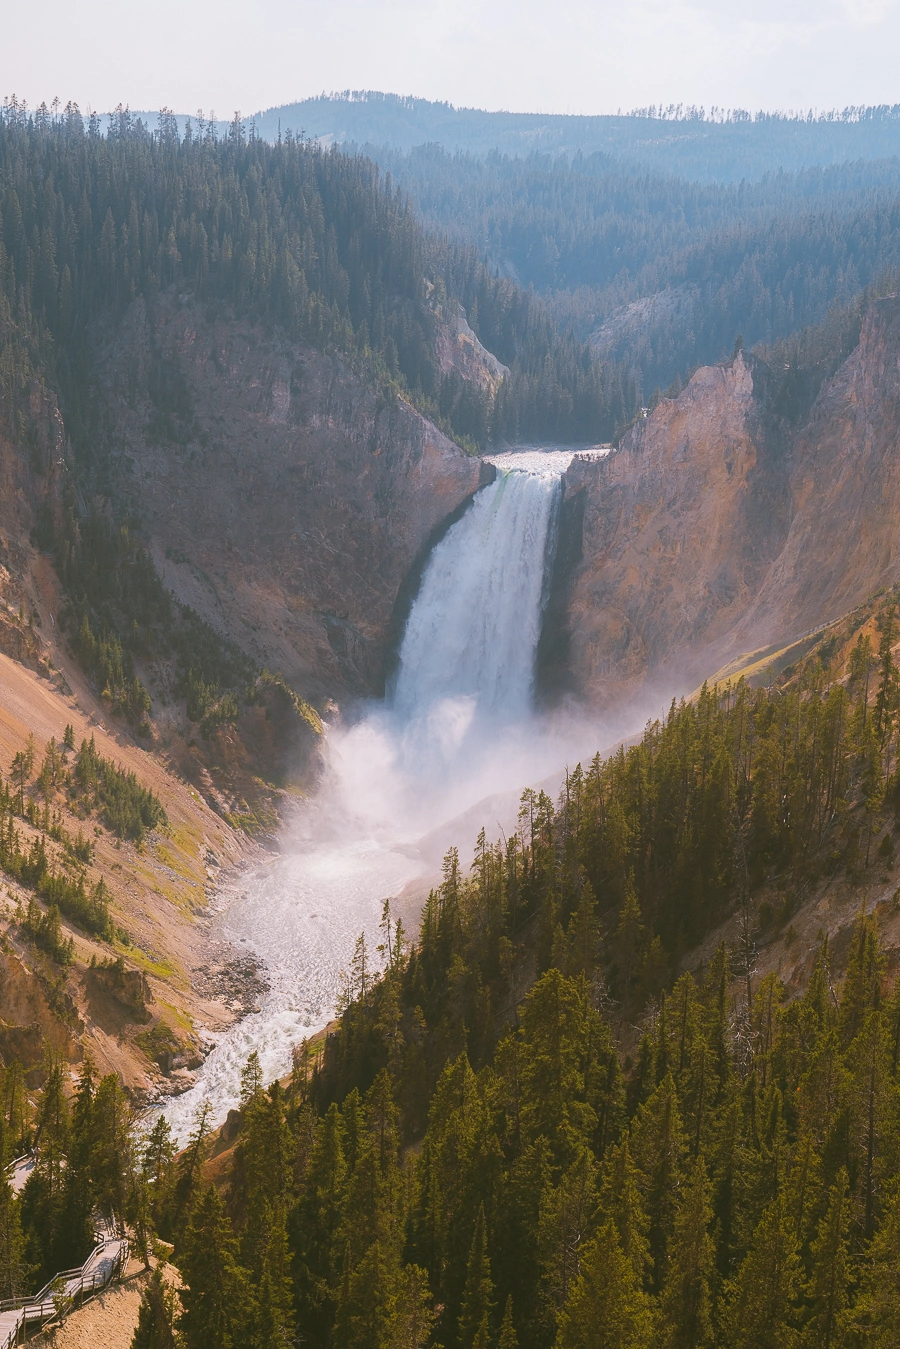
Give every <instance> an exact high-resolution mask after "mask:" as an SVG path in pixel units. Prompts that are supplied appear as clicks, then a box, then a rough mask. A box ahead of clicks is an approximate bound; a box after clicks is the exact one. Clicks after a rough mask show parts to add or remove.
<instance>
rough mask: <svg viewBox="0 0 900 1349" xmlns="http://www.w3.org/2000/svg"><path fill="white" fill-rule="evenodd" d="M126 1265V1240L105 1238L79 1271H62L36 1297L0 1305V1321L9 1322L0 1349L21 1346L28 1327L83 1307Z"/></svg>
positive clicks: (1, 1332) (17, 1299)
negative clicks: (66, 1311)
mask: <svg viewBox="0 0 900 1349" xmlns="http://www.w3.org/2000/svg"><path fill="white" fill-rule="evenodd" d="M107 1257H109V1258H108V1259H107ZM127 1263H128V1241H127V1239H126V1238H125V1237H103V1238H102V1240H101V1241H100V1243H99V1245H97V1246H95V1247H94V1249H93V1250H92V1251H91V1253H90V1255H89V1256H88V1258H87V1260H86V1261H85V1262H84V1264H83V1265H82V1266H81V1267H80V1268H79V1269H64V1270H61V1271H60V1273H59V1274H56V1275H55V1276H54V1277H53V1278H52V1279H51V1280H50V1282H49V1283H47V1284H46V1285H45V1286H44V1287H43V1288H42V1289H41V1290H40V1292H39V1293H35V1294H34V1296H33V1297H19V1298H6V1299H5V1300H3V1301H0V1321H6V1322H8V1326H7V1327H2V1328H0V1336H2V1338H0V1349H12V1346H13V1345H17V1344H20V1343H22V1341H23V1339H24V1337H26V1336H27V1334H28V1327H29V1325H34V1324H39V1325H40V1324H43V1322H44V1321H48V1320H49V1319H50V1318H51V1317H53V1316H58V1315H59V1314H60V1313H61V1312H62V1313H64V1312H65V1310H71V1309H74V1308H75V1307H80V1306H82V1305H83V1304H84V1302H86V1301H87V1300H88V1298H91V1297H93V1296H94V1295H95V1294H96V1293H99V1292H101V1291H102V1290H103V1289H104V1288H106V1287H107V1286H108V1285H109V1284H110V1283H112V1281H113V1279H116V1278H118V1277H119V1276H120V1275H121V1274H122V1273H123V1271H124V1269H125V1266H126V1264H127ZM92 1266H95V1268H92ZM15 1313H18V1315H14V1314H15Z"/></svg>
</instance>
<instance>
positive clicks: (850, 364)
mask: <svg viewBox="0 0 900 1349" xmlns="http://www.w3.org/2000/svg"><path fill="white" fill-rule="evenodd" d="M751 365H752V358H751V359H750V361H747V360H745V358H744V357H743V355H740V354H739V355H738V356H737V357H736V358H735V359H734V360H733V361H731V362H728V363H727V364H724V365H721V366H714V367H708V368H705V369H701V370H699V371H698V372H697V373H696V374H695V375H694V377H693V378H692V380H691V381H690V383H689V384H688V386H687V388H686V389H685V390H684V392H683V393H681V394H680V395H679V396H678V397H677V398H675V399H664V400H662V401H661V402H660V403H659V405H658V406H657V407H656V408H655V409H654V410H653V411H652V412H651V413H650V414H649V415H648V416H647V417H646V418H645V419H644V420H643V421H642V422H640V423H639V424H638V425H637V426H636V427H635V428H633V429H632V430H631V431H630V432H629V433H628V434H627V435H626V436H625V437H624V439H623V440H622V442H621V444H620V446H619V448H618V449H617V450H616V451H615V452H613V453H612V454H610V455H609V457H608V458H606V459H603V460H599V461H598V460H592V459H590V458H577V457H576V459H575V460H574V462H573V464H572V466H571V468H570V469H569V471H568V473H567V474H566V498H567V503H569V506H568V509H569V510H570V511H572V510H573V506H574V503H576V501H577V500H578V498H579V497H580V501H578V505H579V511H578V514H580V515H581V517H582V527H581V535H580V559H579V560H578V561H577V563H576V564H575V566H574V567H573V569H572V573H571V577H570V581H569V590H568V599H567V606H566V626H567V640H568V662H569V669H570V675H571V682H572V686H573V688H574V690H575V691H576V692H577V694H578V695H579V696H580V697H581V698H582V699H584V700H585V701H587V702H589V703H591V704H594V705H599V706H613V705H620V704H622V703H627V702H628V701H629V700H633V699H635V698H636V697H637V696H639V695H640V696H642V697H647V698H648V699H650V698H652V696H654V694H655V693H657V692H658V691H661V690H663V688H666V689H667V690H668V691H669V692H671V691H674V690H675V689H677V688H678V687H679V686H681V687H683V688H685V689H687V688H689V687H691V686H693V684H695V683H696V682H697V681H698V680H699V679H701V678H703V677H704V676H705V675H707V674H709V673H711V672H712V671H714V670H716V669H717V668H719V666H720V665H721V664H722V663H723V661H724V660H726V659H729V658H731V657H732V656H734V655H736V654H737V653H739V652H740V651H744V650H752V649H754V648H756V647H760V646H763V645H766V644H768V643H772V642H776V641H782V640H783V641H784V642H785V643H787V642H788V641H790V640H791V639H793V638H796V637H798V636H800V635H801V634H802V633H804V632H806V631H808V630H809V629H810V628H813V627H815V626H817V625H819V624H821V623H823V622H827V621H828V620H830V619H832V618H835V617H837V616H838V615H839V614H842V613H845V612H846V611H847V610H848V609H850V608H852V607H853V606H854V605H856V604H858V603H860V602H861V601H862V600H864V599H865V598H866V597H867V596H869V595H870V594H871V593H872V592H873V591H875V590H877V589H878V588H879V587H881V586H883V585H886V584H889V583H892V582H894V581H896V580H898V579H900V300H898V299H887V300H881V301H879V302H877V303H876V304H874V305H873V306H872V308H871V310H870V311H869V313H868V316H867V318H866V320H865V322H864V324H863V327H862V333H861V337H860V341H859V344H858V346H857V347H856V349H855V350H854V351H853V353H852V354H851V355H850V357H849V358H848V359H847V360H846V361H845V363H844V364H843V365H842V366H841V368H840V369H839V370H838V372H837V374H836V375H835V376H834V378H833V379H831V380H830V381H829V382H828V383H826V385H825V386H824V387H823V389H822V390H821V392H820V394H819V397H818V398H817V400H816V402H815V404H814V406H813V408H812V411H811V414H810V416H809V418H808V420H807V422H806V424H805V425H804V426H802V427H801V428H799V429H792V428H790V427H788V426H786V425H785V424H784V423H783V422H782V421H780V420H779V418H778V417H777V415H776V413H775V411H773V409H772V408H771V407H767V406H766V397H765V393H764V390H763V389H762V386H763V385H764V382H765V371H758V374H759V380H758V384H759V386H760V387H758V388H756V389H755V388H754V374H753V370H752V369H751ZM573 514H574V512H573Z"/></svg>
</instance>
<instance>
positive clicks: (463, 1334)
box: [459, 1204, 494, 1349]
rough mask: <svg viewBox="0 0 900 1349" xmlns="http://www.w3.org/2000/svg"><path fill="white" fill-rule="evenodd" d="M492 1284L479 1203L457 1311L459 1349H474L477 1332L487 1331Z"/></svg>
mask: <svg viewBox="0 0 900 1349" xmlns="http://www.w3.org/2000/svg"><path fill="white" fill-rule="evenodd" d="M493 1295H494V1285H493V1282H492V1280H491V1262H490V1258H489V1256H488V1251H487V1231H486V1228H485V1221H484V1205H483V1204H481V1205H479V1208H478V1217H477V1218H476V1220H475V1231H474V1233H473V1235H472V1245H471V1247H470V1248H469V1262H468V1265H467V1268H466V1286H465V1289H464V1291H463V1296H462V1305H461V1308H460V1313H459V1343H460V1345H461V1349H473V1346H474V1345H475V1343H476V1340H477V1338H478V1335H479V1333H481V1334H482V1336H485V1335H486V1334H487V1330H488V1326H489V1324H490V1319H491V1313H492V1312H493V1309H494V1302H493Z"/></svg>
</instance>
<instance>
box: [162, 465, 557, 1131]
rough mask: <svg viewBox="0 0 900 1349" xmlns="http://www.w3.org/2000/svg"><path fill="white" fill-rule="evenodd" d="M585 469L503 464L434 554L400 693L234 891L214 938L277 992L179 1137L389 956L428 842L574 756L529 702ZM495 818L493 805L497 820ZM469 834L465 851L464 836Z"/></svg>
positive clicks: (426, 865) (189, 1099)
mask: <svg viewBox="0 0 900 1349" xmlns="http://www.w3.org/2000/svg"><path fill="white" fill-rule="evenodd" d="M570 459H571V455H570V454H565V453H562V452H529V453H514V454H508V455H501V456H498V457H496V458H494V459H493V462H494V464H495V465H496V467H497V470H498V472H497V478H496V479H495V481H494V482H493V483H491V484H489V485H488V486H487V487H483V488H482V489H481V490H480V491H479V492H477V493H476V495H475V497H474V499H473V501H472V503H471V505H470V506H469V508H468V509H467V510H466V511H465V512H464V514H463V515H462V517H461V518H460V519H459V520H457V521H456V523H455V524H454V525H452V526H451V528H450V529H449V530H448V531H447V533H446V534H445V535H444V537H443V539H441V541H440V543H438V544H437V546H436V547H435V548H434V550H433V552H432V554H431V557H430V558H429V560H428V564H427V566H426V568H425V573H424V576H423V578H422V584H421V587H420V589H419V594H418V596H417V597H416V600H415V602H414V604H413V606H412V609H411V611H410V615H409V619H408V620H407V624H406V630H405V632H404V636H403V640H402V643H401V649H400V659H399V666H398V671H397V678H396V682H395V686H394V689H393V692H392V695H391V697H390V699H389V700H388V701H387V703H385V704H378V703H370V704H369V705H368V706H367V707H366V708H365V709H364V710H363V712H362V715H361V716H359V717H358V718H357V719H356V720H353V721H349V722H348V723H346V724H338V725H336V726H333V727H332V728H331V729H330V730H329V733H328V756H329V771H328V773H327V774H326V777H325V780H324V781H323V783H322V786H321V789H320V791H319V793H318V794H317V796H316V798H315V799H314V800H312V801H310V802H306V803H303V805H302V807H299V808H298V815H297V818H296V819H295V820H294V821H293V822H292V824H291V825H286V827H285V829H284V830H283V832H282V839H281V851H280V853H279V854H278V855H277V856H274V857H271V858H267V859H266V860H264V861H261V862H260V863H259V864H257V865H256V866H254V867H253V868H251V869H250V870H249V871H247V872H245V873H244V875H243V876H241V877H240V878H239V879H238V880H237V881H236V882H235V883H234V884H233V885H232V886H231V887H230V888H229V891H228V892H227V893H226V894H225V895H223V896H222V899H221V907H220V909H219V912H218V914H217V916H216V919H215V926H214V931H215V933H216V935H217V936H218V937H219V938H221V939H224V941H225V942H226V943H227V944H228V946H229V947H230V948H231V949H232V950H235V949H238V950H242V951H243V952H246V953H248V954H252V955H253V956H254V957H255V958H256V959H257V960H258V961H259V962H260V964H261V966H262V968H263V970H264V972H265V975H266V978H267V980H268V982H269V992H268V993H267V994H266V996H265V998H264V1000H263V1003H262V1005H261V1006H260V1008H259V1009H258V1010H257V1011H254V1012H252V1013H251V1014H250V1015H249V1016H246V1017H245V1018H244V1019H243V1020H242V1021H240V1022H238V1023H236V1024H235V1025H234V1026H232V1027H230V1028H229V1029H228V1030H227V1031H225V1032H224V1033H221V1034H219V1035H216V1036H213V1037H211V1040H212V1041H213V1043H214V1048H213V1050H212V1052H211V1054H210V1055H209V1057H208V1058H207V1060H206V1062H205V1063H204V1065H203V1068H202V1069H201V1071H200V1074H199V1076H198V1080H197V1082H196V1084H195V1085H194V1086H193V1087H192V1088H191V1089H190V1090H189V1091H187V1092H186V1093H185V1094H184V1095H182V1096H180V1097H177V1098H175V1099H173V1100H171V1101H170V1102H169V1103H168V1104H167V1105H166V1106H165V1110H166V1114H167V1116H168V1118H169V1121H170V1123H171V1125H172V1128H173V1131H174V1133H175V1136H176V1137H177V1138H178V1139H179V1141H180V1142H182V1143H184V1142H185V1140H186V1138H187V1136H188V1134H189V1132H190V1129H191V1126H192V1121H193V1119H194V1114H195V1111H196V1110H197V1108H198V1106H199V1104H200V1103H201V1101H203V1100H207V1101H209V1102H210V1103H211V1105H212V1108H213V1120H214V1121H215V1123H219V1122H220V1121H221V1120H223V1119H224V1118H225V1115H226V1114H227V1112H228V1110H229V1109H230V1108H231V1107H232V1106H233V1105H235V1104H236V1103H237V1101H238V1099H239V1095H240V1083H241V1070H242V1068H243V1066H244V1064H245V1063H246V1061H247V1055H248V1054H249V1053H250V1051H251V1050H253V1049H255V1050H256V1051H257V1052H258V1053H259V1055H260V1060H261V1063H262V1067H263V1073H264V1076H265V1078H266V1080H270V1079H271V1078H273V1077H275V1076H276V1075H278V1074H281V1073H284V1072H286V1071H287V1070H288V1069H289V1067H290V1062H291V1051H292V1049H293V1047H294V1046H295V1045H297V1044H298V1043H299V1042H300V1040H301V1039H302V1037H303V1036H304V1035H310V1034H311V1033H312V1032H313V1031H316V1030H319V1029H321V1027H322V1026H324V1025H325V1024H326V1023H327V1021H328V1020H329V1019H330V1017H331V1016H332V1014H333V1011H334V1007H335V1003H336V1002H337V1000H338V998H339V997H340V994H341V990H342V988H343V987H344V986H345V976H344V974H343V971H344V970H346V969H347V967H348V966H349V963H350V960H351V956H352V952H353V946H354V942H355V940H356V938H357V936H358V935H359V933H360V932H364V933H365V934H366V937H367V940H368V943H369V950H370V952H371V953H374V951H375V949H376V946H377V943H378V941H379V928H378V924H379V919H380V916H381V910H382V904H383V902H384V899H385V896H390V897H391V898H392V899H394V898H396V897H397V896H398V895H401V894H402V893H403V892H404V888H405V887H407V888H408V887H409V886H410V885H413V886H415V885H421V884H424V885H425V886H426V890H427V886H428V884H430V883H431V882H430V879H429V878H430V877H431V876H433V874H434V869H435V867H436V866H437V865H438V864H439V858H435V857H434V856H432V855H431V854H430V853H429V851H428V848H427V847H426V846H425V843H424V840H425V839H427V838H428V837H429V831H430V830H432V829H433V828H434V827H435V826H436V825H441V824H443V823H444V822H446V821H448V820H452V819H454V818H455V817H457V816H458V815H459V813H460V812H461V811H463V810H466V809H468V808H470V807H474V806H475V804H476V803H478V802H481V801H483V800H484V798H485V797H486V796H488V795H489V794H490V793H497V792H510V791H513V792H514V793H515V794H516V798H517V793H518V790H519V789H520V788H521V787H522V786H523V785H524V784H525V783H527V782H529V781H539V780H541V779H542V778H544V777H546V775H547V774H548V773H549V772H550V771H551V770H553V769H555V768H557V767H558V765H559V761H560V759H561V758H564V757H565V752H564V750H563V749H562V748H561V744H560V741H559V739H558V737H557V735H556V734H553V735H543V734H542V733H541V730H540V727H539V724H538V722H537V720H536V719H535V718H534V717H533V715H532V711H531V703H532V691H533V684H534V665H535V656H536V653H537V644H538V639H539V637H540V632H541V621H542V616H543V607H544V604H545V601H546V594H547V588H548V579H549V568H550V567H551V566H552V562H553V556H554V552H555V544H556V533H555V531H556V519H557V513H558V505H559V501H560V493H561V475H562V473H563V472H564V471H565V468H566V466H567V465H568V463H569V461H570ZM496 820H497V813H496V810H495V809H494V808H493V807H491V810H490V812H489V814H488V815H487V817H486V820H485V823H488V824H490V825H492V826H493V823H494V822H496ZM481 822H482V821H481V819H479V821H478V823H477V824H475V826H474V831H473V834H472V838H473V839H474V832H477V829H478V827H479V825H480V824H481ZM453 841H454V842H457V843H459V844H461V845H462V846H463V847H464V846H465V844H466V839H465V838H463V837H460V836H459V834H458V832H455V833H454V839H453ZM422 897H424V892H423V896H422ZM412 921H413V922H414V921H415V915H414V914H413V915H412Z"/></svg>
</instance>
